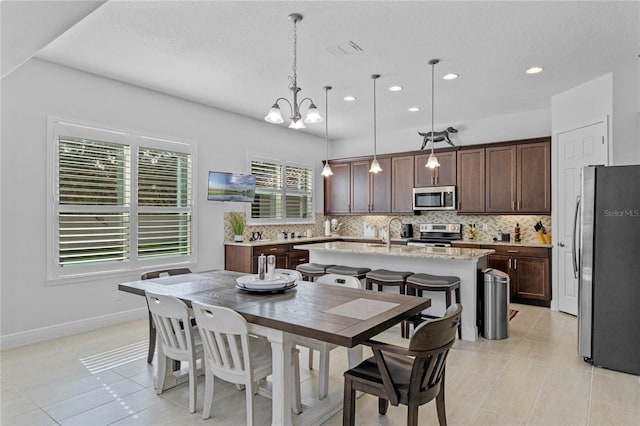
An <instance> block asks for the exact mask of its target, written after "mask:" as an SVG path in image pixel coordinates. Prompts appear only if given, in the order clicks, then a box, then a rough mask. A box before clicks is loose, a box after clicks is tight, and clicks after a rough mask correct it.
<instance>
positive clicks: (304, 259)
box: [298, 257, 307, 262]
mask: <svg viewBox="0 0 640 426" xmlns="http://www.w3.org/2000/svg"><path fill="white" fill-rule="evenodd" d="M306 261H307V258H306V257H301V258H300V259H298V262H306Z"/></svg>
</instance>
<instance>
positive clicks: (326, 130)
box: [321, 86, 333, 177]
mask: <svg viewBox="0 0 640 426" xmlns="http://www.w3.org/2000/svg"><path fill="white" fill-rule="evenodd" d="M331 89H332V87H331V86H324V139H325V147H326V149H327V155H326V157H325V158H326V159H325V162H324V167H323V168H322V173H321V174H322V176H324V177H329V176H333V170H331V166H330V165H329V90H331Z"/></svg>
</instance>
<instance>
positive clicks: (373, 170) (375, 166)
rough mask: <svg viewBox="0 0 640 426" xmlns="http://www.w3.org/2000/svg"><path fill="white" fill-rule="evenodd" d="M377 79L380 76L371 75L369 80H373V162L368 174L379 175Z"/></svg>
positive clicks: (380, 168)
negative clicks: (377, 153)
mask: <svg viewBox="0 0 640 426" xmlns="http://www.w3.org/2000/svg"><path fill="white" fill-rule="evenodd" d="M378 78H380V74H372V75H371V79H372V80H373V161H372V162H371V167H370V168H369V173H380V172H381V171H382V167H380V163H378V159H377V158H376V151H377V146H376V145H377V141H376V136H377V135H376V80H377V79H378Z"/></svg>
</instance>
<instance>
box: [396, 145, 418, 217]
mask: <svg viewBox="0 0 640 426" xmlns="http://www.w3.org/2000/svg"><path fill="white" fill-rule="evenodd" d="M413 169H414V157H413V155H404V156H399V157H392V158H391V212H392V213H413V175H414V173H413Z"/></svg>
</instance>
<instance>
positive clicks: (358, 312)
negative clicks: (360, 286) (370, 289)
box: [324, 298, 399, 320]
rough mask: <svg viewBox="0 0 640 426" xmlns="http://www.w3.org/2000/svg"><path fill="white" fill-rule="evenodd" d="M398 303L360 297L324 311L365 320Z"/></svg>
mask: <svg viewBox="0 0 640 426" xmlns="http://www.w3.org/2000/svg"><path fill="white" fill-rule="evenodd" d="M398 305H399V304H398V303H392V302H382V301H380V300H371V299H362V298H360V299H355V300H352V301H351V302H347V303H343V304H342V305H338V306H334V307H333V308H331V309H327V310H326V311H324V312H325V313H326V314H333V315H340V316H343V317H349V318H356V319H359V320H367V319H369V318H373V317H375V316H376V315H379V314H381V313H383V312H385V311H388V310H389V309H393V308H395V307H396V306H398Z"/></svg>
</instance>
